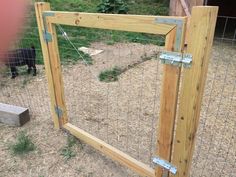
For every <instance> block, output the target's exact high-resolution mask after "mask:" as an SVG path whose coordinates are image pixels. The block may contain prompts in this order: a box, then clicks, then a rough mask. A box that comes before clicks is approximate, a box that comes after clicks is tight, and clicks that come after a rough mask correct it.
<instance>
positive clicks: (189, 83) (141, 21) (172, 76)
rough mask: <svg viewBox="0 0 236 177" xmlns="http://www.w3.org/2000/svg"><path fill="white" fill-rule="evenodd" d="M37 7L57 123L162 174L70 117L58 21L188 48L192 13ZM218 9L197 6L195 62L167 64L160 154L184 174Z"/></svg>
mask: <svg viewBox="0 0 236 177" xmlns="http://www.w3.org/2000/svg"><path fill="white" fill-rule="evenodd" d="M35 10H36V17H37V23H38V29H39V35H40V41H41V47H42V51H43V57H44V64H45V70H46V75H47V80H48V85H49V94H50V98H51V113H52V118H53V121H54V125H55V128H56V129H60V128H63V129H66V130H68V131H69V132H70V133H71V134H72V135H74V136H76V137H77V138H79V139H81V140H82V141H84V142H85V143H87V144H89V145H91V146H92V147H94V148H95V149H97V150H99V151H101V152H103V153H104V154H106V155H108V156H109V157H111V158H112V159H114V160H116V161H118V162H120V163H121V164H123V165H125V166H127V167H128V168H130V169H132V170H134V171H136V172H137V173H138V174H140V175H142V176H152V177H154V176H155V177H157V176H158V177H161V176H163V170H162V169H161V168H159V167H157V168H156V169H152V168H151V167H149V166H148V165H146V164H144V163H142V162H140V161H137V160H136V159H134V158H132V157H131V156H129V155H128V154H125V153H124V152H121V151H120V150H118V149H116V148H114V147H112V146H111V145H109V144H107V143H105V142H104V141H102V140H100V139H98V138H96V137H94V136H92V135H90V134H89V133H87V132H85V131H84V130H82V129H80V128H78V127H76V126H74V125H72V124H70V123H69V122H68V117H67V111H66V104H65V98H64V84H63V80H62V74H61V64H60V57H59V52H58V43H57V34H56V30H55V24H62V25H71V26H80V27H88V28H101V29H110V30H122V31H131V32H141V33H150V34H160V35H165V36H166V45H165V49H166V50H168V51H175V52H183V46H184V42H185V32H186V23H187V18H186V17H167V16H166V17H164V16H144V15H115V14H98V13H96V14H94V13H80V12H59V11H51V9H50V4H49V3H44V2H38V3H35ZM217 12H218V7H206V6H205V7H194V8H193V11H192V17H191V24H190V28H189V30H188V31H189V34H190V35H189V39H188V41H189V43H188V48H187V52H188V53H191V54H192V56H193V63H192V67H191V68H188V69H186V68H181V67H176V66H173V65H165V66H164V75H163V87H162V94H161V106H160V118H159V130H158V131H159V132H158V142H157V155H158V156H159V157H161V158H163V159H165V160H167V161H169V162H172V163H173V164H174V165H175V166H176V167H177V170H178V172H177V175H176V176H179V177H185V176H189V171H190V165H191V160H192V155H193V149H194V142H195V134H196V131H197V127H198V122H199V114H200V106H201V100H202V95H203V89H204V84H205V80H206V73H207V68H208V62H209V57H210V51H211V46H212V41H213V35H214V29H215V23H216V18H217ZM45 39H47V40H45ZM180 73H183V76H182V77H183V79H182V84H181V89H180V90H179V86H180ZM179 92H180V96H179V94H178V93H179ZM178 97H180V98H179V100H180V101H179V105H178V107H179V108H178V115H176V112H177V102H178ZM176 117H177V120H176ZM174 129H176V131H175V132H174Z"/></svg>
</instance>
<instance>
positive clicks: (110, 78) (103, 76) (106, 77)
mask: <svg viewBox="0 0 236 177" xmlns="http://www.w3.org/2000/svg"><path fill="white" fill-rule="evenodd" d="M121 73H122V69H121V68H118V67H114V68H112V69H110V70H105V71H102V72H101V73H100V74H99V80H100V81H102V82H114V81H117V80H118V76H119V75H120V74H121Z"/></svg>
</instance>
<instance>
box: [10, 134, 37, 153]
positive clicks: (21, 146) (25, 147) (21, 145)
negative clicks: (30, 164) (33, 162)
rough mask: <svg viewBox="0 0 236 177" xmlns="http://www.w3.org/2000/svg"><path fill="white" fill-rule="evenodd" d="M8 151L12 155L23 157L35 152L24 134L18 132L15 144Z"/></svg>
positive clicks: (33, 146) (31, 143)
mask: <svg viewBox="0 0 236 177" xmlns="http://www.w3.org/2000/svg"><path fill="white" fill-rule="evenodd" d="M10 149H11V151H12V152H13V154H14V155H23V154H27V153H29V152H30V151H33V150H35V145H34V143H33V142H32V141H31V139H30V137H29V136H28V135H26V133H25V132H20V133H19V135H18V136H17V139H16V142H15V143H14V144H12V145H10Z"/></svg>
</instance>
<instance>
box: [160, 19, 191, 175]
mask: <svg viewBox="0 0 236 177" xmlns="http://www.w3.org/2000/svg"><path fill="white" fill-rule="evenodd" d="M186 20H187V18H186V19H185V20H184V23H183V27H182V33H181V36H180V38H181V40H180V41H179V43H178V45H177V46H175V42H176V37H177V36H176V29H177V27H176V28H174V29H173V30H172V31H171V32H170V33H169V34H168V35H167V36H166V41H165V49H166V50H168V51H176V52H181V51H182V50H183V47H184V36H185V25H186ZM163 67H164V68H163V71H164V74H163V81H162V83H163V85H162V91H161V104H160V118H159V129H158V139H157V155H158V156H159V157H160V158H162V159H165V160H167V161H169V162H170V161H171V152H172V143H173V137H174V125H175V118H176V109H177V100H178V92H179V80H180V72H181V68H180V67H177V66H173V65H164V66H163ZM162 176H163V170H162V168H160V167H157V168H156V177H162Z"/></svg>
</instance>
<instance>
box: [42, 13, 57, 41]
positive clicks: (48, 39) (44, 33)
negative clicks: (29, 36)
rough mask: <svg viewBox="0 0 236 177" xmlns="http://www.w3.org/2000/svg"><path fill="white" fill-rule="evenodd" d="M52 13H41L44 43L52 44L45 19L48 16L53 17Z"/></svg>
mask: <svg viewBox="0 0 236 177" xmlns="http://www.w3.org/2000/svg"><path fill="white" fill-rule="evenodd" d="M54 15H55V13H54V12H43V24H44V29H45V30H44V31H43V38H44V40H45V41H46V42H52V34H51V33H49V32H48V30H47V24H46V18H47V17H49V16H51V17H52V16H54Z"/></svg>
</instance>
